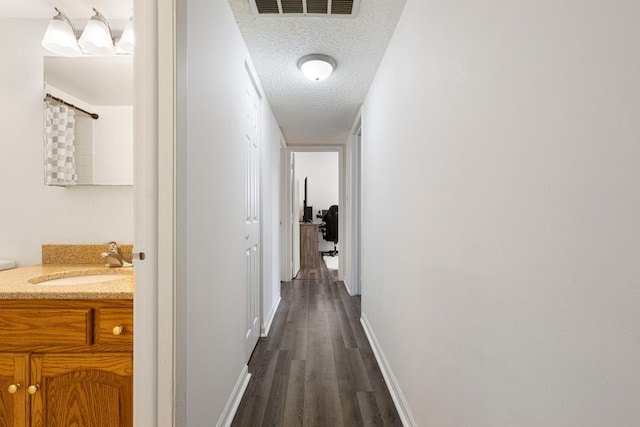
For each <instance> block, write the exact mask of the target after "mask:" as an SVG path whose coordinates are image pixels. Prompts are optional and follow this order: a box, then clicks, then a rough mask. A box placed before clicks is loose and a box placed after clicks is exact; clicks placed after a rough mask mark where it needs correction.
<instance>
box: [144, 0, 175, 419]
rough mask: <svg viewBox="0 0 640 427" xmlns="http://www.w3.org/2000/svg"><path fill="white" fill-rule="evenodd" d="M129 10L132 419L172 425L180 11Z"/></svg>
mask: <svg viewBox="0 0 640 427" xmlns="http://www.w3.org/2000/svg"><path fill="white" fill-rule="evenodd" d="M184 3H185V2H182V6H181V7H182V8H185V7H186V6H185V5H184ZM134 10H135V19H134V30H135V33H136V50H135V55H134V64H135V67H134V132H135V141H134V145H135V153H134V156H135V160H134V161H135V164H136V167H135V171H136V172H135V185H134V189H135V190H134V191H135V205H136V210H137V212H136V214H135V217H136V218H135V221H136V224H137V225H138V226H139V225H140V224H144V232H143V238H142V239H141V240H142V241H138V242H136V243H137V245H136V246H137V247H136V251H144V252H145V254H146V259H145V261H136V264H137V265H139V268H138V270H136V289H135V292H134V295H135V297H134V298H135V299H134V301H135V303H134V322H135V324H136V325H144V327H142V326H136V327H135V328H134V334H135V336H134V356H133V360H134V371H133V372H134V374H133V376H134V380H133V382H134V400H133V405H134V424H135V425H137V426H144V425H154V426H158V427H173V426H175V420H176V417H177V414H180V413H181V411H184V410H185V408H184V399H182V398H181V396H178V395H177V390H180V388H178V387H176V384H175V379H176V354H175V349H176V348H178V347H177V344H178V343H176V342H174V337H176V339H180V336H184V334H176V333H175V331H176V305H177V304H178V303H179V302H180V298H179V296H177V295H176V294H175V292H177V287H176V286H175V284H176V282H177V278H176V268H175V266H176V254H177V251H176V238H175V237H176V231H175V220H176V212H175V209H176V206H177V203H176V191H175V190H176V161H177V159H178V156H177V154H176V140H177V139H176V129H177V128H176V114H177V112H178V111H179V106H178V105H176V97H175V92H176V85H177V82H179V80H177V79H178V77H180V73H179V72H178V71H177V70H176V64H177V62H176V52H177V49H176V48H177V44H178V43H179V42H180V41H179V39H178V38H177V34H176V19H180V16H182V19H184V16H185V14H184V13H183V14H182V15H180V14H179V13H177V3H176V0H157V1H151V0H134ZM160 27H161V28H162V29H163V31H162V32H160V31H158V29H159V28H160ZM182 78H184V73H182ZM159 170H161V171H162V174H159V173H158V171H159ZM136 239H138V236H136ZM156 250H157V251H156ZM139 273H140V274H139ZM182 368H183V369H186V367H185V366H183V367H182Z"/></svg>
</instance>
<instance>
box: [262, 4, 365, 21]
mask: <svg viewBox="0 0 640 427" xmlns="http://www.w3.org/2000/svg"><path fill="white" fill-rule="evenodd" d="M249 3H250V4H251V9H252V10H253V14H254V15H257V16H274V15H280V16H305V15H311V16H331V17H339V16H344V17H347V16H355V15H356V13H357V11H358V5H359V3H360V0H249Z"/></svg>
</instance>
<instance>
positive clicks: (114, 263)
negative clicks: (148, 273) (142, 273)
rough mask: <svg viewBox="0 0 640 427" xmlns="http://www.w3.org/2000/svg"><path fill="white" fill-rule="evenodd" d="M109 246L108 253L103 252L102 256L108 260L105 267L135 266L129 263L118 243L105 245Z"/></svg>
mask: <svg viewBox="0 0 640 427" xmlns="http://www.w3.org/2000/svg"><path fill="white" fill-rule="evenodd" d="M105 244H106V245H107V246H108V252H102V253H101V254H100V256H101V257H102V258H104V259H106V260H107V263H106V264H105V265H104V266H105V267H109V268H115V267H131V266H132V265H133V264H131V263H128V262H127V261H125V260H124V257H123V256H122V250H121V249H120V245H119V244H118V243H117V242H108V243H105Z"/></svg>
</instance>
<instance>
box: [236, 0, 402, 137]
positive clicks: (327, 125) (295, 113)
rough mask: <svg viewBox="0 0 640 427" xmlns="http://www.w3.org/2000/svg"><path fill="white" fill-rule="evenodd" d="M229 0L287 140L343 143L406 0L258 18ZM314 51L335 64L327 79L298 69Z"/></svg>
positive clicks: (367, 0)
mask: <svg viewBox="0 0 640 427" xmlns="http://www.w3.org/2000/svg"><path fill="white" fill-rule="evenodd" d="M229 4H230V5H231V8H232V10H233V13H234V15H235V17H236V21H237V22H238V26H239V27H240V31H241V32H242V35H243V37H244V39H245V42H246V44H247V47H248V49H249V53H250V54H251V58H252V59H253V62H254V64H255V67H256V71H257V73H258V76H259V78H260V81H261V82H262V85H263V87H264V90H265V93H266V96H267V99H268V100H269V103H270V104H271V108H272V109H273V112H274V114H275V116H276V118H277V120H278V123H279V124H280V127H281V128H282V132H283V134H284V136H285V139H286V140H287V143H288V144H290V145H299V144H305V145H327V144H344V143H345V142H346V141H347V138H348V136H349V132H350V130H351V127H352V126H353V123H354V121H355V119H356V116H357V113H358V110H359V108H360V105H361V104H362V102H363V101H364V97H365V96H366V94H367V91H368V90H369V86H370V84H371V81H372V79H373V77H374V75H375V72H376V70H377V68H378V65H379V63H380V60H381V59H382V56H383V54H384V51H385V49H386V47H387V44H388V43H389V39H390V38H391V35H392V34H393V31H394V29H395V27H396V24H397V22H398V18H399V17H400V14H401V13H402V9H403V7H404V4H405V0H362V1H361V3H360V9H359V13H358V15H357V16H356V17H355V18H315V17H286V16H285V17H264V16H261V17H255V16H254V15H253V14H252V12H251V7H250V5H249V1H248V0H229ZM311 53H323V54H326V55H330V56H332V57H333V58H335V60H336V61H337V63H338V66H337V68H336V70H335V71H334V73H333V74H332V75H331V76H330V77H329V78H328V79H327V80H324V81H322V82H311V81H309V80H307V79H306V78H304V76H302V74H301V73H300V70H299V69H298V68H297V62H298V59H299V58H300V57H302V56H304V55H307V54H311Z"/></svg>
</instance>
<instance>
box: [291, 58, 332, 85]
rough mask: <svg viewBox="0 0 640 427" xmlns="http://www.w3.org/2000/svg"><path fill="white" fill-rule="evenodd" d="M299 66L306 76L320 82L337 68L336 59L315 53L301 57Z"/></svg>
mask: <svg viewBox="0 0 640 427" xmlns="http://www.w3.org/2000/svg"><path fill="white" fill-rule="evenodd" d="M298 68H300V71H302V74H304V76H305V77H306V78H308V79H309V80H311V81H314V82H319V81H322V80H324V79H326V78H327V77H329V75H331V73H332V72H333V70H335V69H336V60H335V59H333V58H332V57H330V56H328V55H322V54H319V53H314V54H312V55H306V56H303V57H302V58H300V60H298Z"/></svg>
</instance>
